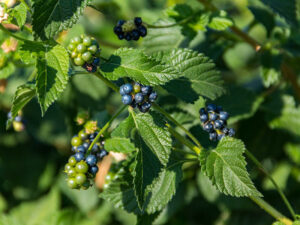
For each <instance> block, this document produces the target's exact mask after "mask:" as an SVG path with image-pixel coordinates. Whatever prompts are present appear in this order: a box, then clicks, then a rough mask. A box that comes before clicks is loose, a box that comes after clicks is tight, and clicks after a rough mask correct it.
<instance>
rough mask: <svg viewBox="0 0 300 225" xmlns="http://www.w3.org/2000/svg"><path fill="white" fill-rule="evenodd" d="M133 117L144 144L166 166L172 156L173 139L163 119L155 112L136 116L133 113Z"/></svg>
mask: <svg viewBox="0 0 300 225" xmlns="http://www.w3.org/2000/svg"><path fill="white" fill-rule="evenodd" d="M131 115H132V117H133V120H134V123H135V126H136V128H137V130H138V132H139V134H140V135H141V137H142V138H143V140H144V142H145V143H146V144H147V146H148V147H149V148H150V149H151V151H152V152H153V153H154V154H155V155H156V157H157V158H158V159H159V161H160V162H161V163H162V164H163V165H166V164H167V163H168V160H169V156H170V154H171V147H172V139H171V134H170V133H169V131H168V129H167V127H166V126H165V121H164V120H163V118H162V117H161V116H160V114H158V113H155V112H151V113H146V114H143V113H139V114H135V113H134V112H133V111H131Z"/></svg>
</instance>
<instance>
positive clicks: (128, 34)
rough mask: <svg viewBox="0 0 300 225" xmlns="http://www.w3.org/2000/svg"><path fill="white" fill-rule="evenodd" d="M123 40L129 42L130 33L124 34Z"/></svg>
mask: <svg viewBox="0 0 300 225" xmlns="http://www.w3.org/2000/svg"><path fill="white" fill-rule="evenodd" d="M125 39H126V41H131V39H132V36H131V34H130V33H127V34H125Z"/></svg>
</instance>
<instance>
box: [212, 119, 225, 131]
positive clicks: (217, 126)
mask: <svg viewBox="0 0 300 225" xmlns="http://www.w3.org/2000/svg"><path fill="white" fill-rule="evenodd" d="M223 125H224V122H223V120H216V121H215V123H214V127H215V129H217V130H220V129H222V127H223Z"/></svg>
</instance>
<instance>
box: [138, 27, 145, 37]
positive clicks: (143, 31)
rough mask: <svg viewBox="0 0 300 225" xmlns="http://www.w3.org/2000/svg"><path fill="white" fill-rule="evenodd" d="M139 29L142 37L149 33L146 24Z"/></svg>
mask: <svg viewBox="0 0 300 225" xmlns="http://www.w3.org/2000/svg"><path fill="white" fill-rule="evenodd" d="M138 31H139V32H140V35H141V36H142V37H145V36H146V35H147V29H146V27H144V26H139V27H138Z"/></svg>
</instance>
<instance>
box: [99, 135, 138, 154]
mask: <svg viewBox="0 0 300 225" xmlns="http://www.w3.org/2000/svg"><path fill="white" fill-rule="evenodd" d="M104 148H105V149H106V150H107V151H113V152H122V153H130V152H133V151H135V147H134V144H132V143H131V141H130V139H128V138H120V137H113V138H109V139H106V140H105V146H104Z"/></svg>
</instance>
